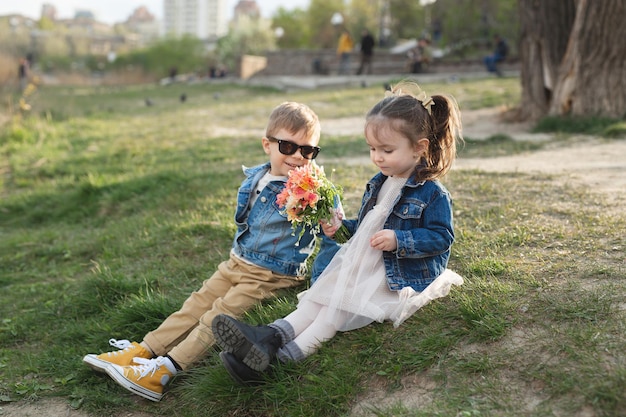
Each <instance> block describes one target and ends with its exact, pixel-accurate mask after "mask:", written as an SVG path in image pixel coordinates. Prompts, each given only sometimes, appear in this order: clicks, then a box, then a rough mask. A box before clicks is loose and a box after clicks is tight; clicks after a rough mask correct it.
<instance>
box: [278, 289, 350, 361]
mask: <svg viewBox="0 0 626 417" xmlns="http://www.w3.org/2000/svg"><path fill="white" fill-rule="evenodd" d="M326 311H327V307H326V306H324V305H321V304H317V303H314V302H310V301H309V302H305V303H300V304H299V305H298V308H296V309H295V310H294V311H293V312H292V313H291V314H289V315H288V316H287V317H285V320H286V321H287V322H289V324H290V325H291V327H293V330H294V332H295V334H296V337H295V339H294V340H293V342H294V343H295V344H296V345H297V346H298V347H299V348H300V350H301V351H302V353H303V354H304V356H305V357H307V356H309V355H312V354H313V353H315V352H317V349H319V347H320V346H321V345H322V343H323V342H325V341H327V340H330V339H332V338H333V336H335V334H336V333H337V328H336V327H335V326H334V325H333V324H331V323H329V322H328V321H327V320H326ZM340 314H341V315H342V316H343V315H345V316H346V319H347V313H345V312H341V313H340ZM337 321H339V322H340V321H341V320H337Z"/></svg>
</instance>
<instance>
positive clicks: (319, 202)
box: [276, 162, 350, 243]
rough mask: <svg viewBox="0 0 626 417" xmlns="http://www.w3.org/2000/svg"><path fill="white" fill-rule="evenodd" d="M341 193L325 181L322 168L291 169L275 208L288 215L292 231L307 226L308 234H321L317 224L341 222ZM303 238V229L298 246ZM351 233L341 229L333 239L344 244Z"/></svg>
mask: <svg viewBox="0 0 626 417" xmlns="http://www.w3.org/2000/svg"><path fill="white" fill-rule="evenodd" d="M342 191H343V190H342V189H341V187H339V186H335V185H334V184H333V183H332V182H330V181H329V180H328V178H326V174H324V168H323V167H320V166H318V165H317V164H316V163H315V162H311V163H310V164H307V165H304V166H301V167H298V168H296V169H292V170H291V171H289V178H288V179H287V184H285V189H284V190H283V191H282V192H281V193H280V194H278V197H277V198H276V202H277V203H278V207H280V208H281V209H283V212H284V213H285V214H287V219H288V220H289V221H290V222H291V226H292V227H293V229H294V231H295V229H296V228H297V227H298V226H309V227H310V228H311V233H313V234H318V233H319V232H320V220H325V221H326V222H328V223H331V224H333V225H336V224H338V223H340V222H341V219H342V218H343V208H342V206H341V197H342ZM303 234H304V227H302V229H301V230H300V236H299V237H298V243H299V242H300V238H301V237H302V235H303ZM349 238H350V233H349V232H348V229H346V227H345V226H344V225H341V226H340V227H339V229H338V230H337V232H336V233H335V236H334V239H335V241H337V242H338V243H345V242H347V241H348V239H349Z"/></svg>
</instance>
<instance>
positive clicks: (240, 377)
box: [220, 352, 263, 385]
mask: <svg viewBox="0 0 626 417" xmlns="http://www.w3.org/2000/svg"><path fill="white" fill-rule="evenodd" d="M220 359H221V360H222V364H223V365H224V368H226V370H227V371H228V374H229V375H230V376H231V378H232V379H234V380H235V382H236V383H238V384H239V385H257V384H259V383H261V382H263V375H262V374H261V372H258V371H255V370H254V369H252V368H250V367H249V366H247V365H246V364H244V363H243V362H241V361H240V360H239V359H237V358H236V357H235V355H233V354H232V353H230V352H220Z"/></svg>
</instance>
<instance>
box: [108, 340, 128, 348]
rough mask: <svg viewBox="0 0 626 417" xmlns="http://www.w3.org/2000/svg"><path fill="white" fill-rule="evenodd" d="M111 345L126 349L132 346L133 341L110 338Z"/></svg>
mask: <svg viewBox="0 0 626 417" xmlns="http://www.w3.org/2000/svg"><path fill="white" fill-rule="evenodd" d="M109 345H111V346H113V347H116V348H118V349H126V348H127V347H129V346H132V343H131V342H130V340H116V339H109Z"/></svg>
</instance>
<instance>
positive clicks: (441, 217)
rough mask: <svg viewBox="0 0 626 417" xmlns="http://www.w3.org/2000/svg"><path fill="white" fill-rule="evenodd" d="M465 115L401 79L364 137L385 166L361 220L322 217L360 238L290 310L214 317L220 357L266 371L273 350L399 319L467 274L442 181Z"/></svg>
mask: <svg viewBox="0 0 626 417" xmlns="http://www.w3.org/2000/svg"><path fill="white" fill-rule="evenodd" d="M459 116H460V115H459V110H458V107H457V104H456V102H455V101H454V99H453V98H451V97H445V96H441V95H436V96H433V97H429V96H427V95H426V94H425V93H424V92H423V91H421V90H419V87H418V86H417V85H416V84H414V83H411V82H404V83H401V84H400V85H397V86H395V87H394V88H393V89H392V90H391V91H388V92H387V95H386V97H385V98H384V99H383V100H381V101H380V102H379V103H378V104H376V105H375V106H374V107H373V108H372V109H371V110H370V111H369V113H368V114H367V117H366V123H365V140H366V142H367V144H368V145H369V148H370V158H371V160H372V162H373V163H374V164H375V165H376V166H377V167H378V168H379V169H380V173H378V174H377V175H376V176H374V177H373V178H372V179H371V180H370V181H369V182H368V184H367V186H366V190H365V194H364V196H363V201H362V203H361V208H360V210H359V214H358V218H357V219H356V220H343V221H342V222H338V223H336V224H331V223H322V230H323V231H324V234H325V235H326V236H328V237H331V238H332V236H333V235H334V234H335V232H336V231H337V229H338V228H339V226H340V225H341V223H343V224H344V225H345V226H346V227H347V228H348V230H349V231H350V233H351V234H352V238H351V239H350V240H349V241H348V243H346V244H345V245H343V246H342V247H341V249H339V251H338V252H337V254H336V255H335V256H334V257H333V259H332V261H331V262H330V263H329V265H328V267H327V268H326V269H325V270H324V271H323V272H322V274H321V275H320V277H319V278H318V280H317V281H316V282H315V285H313V286H311V288H310V289H309V290H307V291H305V292H303V293H301V294H300V295H299V302H298V307H297V309H296V310H295V311H294V312H292V313H291V314H289V315H288V316H287V317H285V318H283V319H278V320H276V321H275V322H274V323H272V324H270V325H268V326H250V325H247V324H245V323H243V322H240V321H237V320H235V319H234V318H231V317H229V316H227V315H223V314H222V315H219V316H217V317H216V318H215V319H214V320H213V323H212V327H213V333H214V335H215V337H216V342H217V344H218V345H219V346H220V347H221V348H222V349H223V350H224V351H223V352H221V353H220V358H221V359H222V362H223V363H224V365H225V367H226V369H227V370H228V372H229V373H230V374H231V376H232V377H233V378H234V379H235V380H236V381H238V382H239V383H242V384H246V383H250V382H254V381H258V380H261V379H262V375H261V373H260V372H261V371H264V370H266V369H267V368H268V367H269V365H270V364H271V363H272V362H273V361H274V360H275V358H278V360H280V361H282V362H287V361H300V360H303V359H304V358H306V357H307V356H309V355H311V354H313V353H314V352H316V351H317V349H318V348H319V347H320V345H321V344H322V343H323V342H324V341H327V340H329V339H331V338H332V337H333V336H334V335H335V334H336V332H337V331H348V330H353V329H357V328H360V327H364V326H366V325H368V324H370V323H372V322H373V321H378V322H382V321H384V320H391V321H393V322H394V326H395V327H397V326H399V325H400V324H401V323H402V322H403V321H404V320H406V319H407V318H408V317H409V316H410V315H411V314H413V313H414V312H415V311H416V310H417V309H419V308H420V307H422V306H423V305H425V304H426V303H428V302H429V301H430V300H432V299H434V298H438V297H442V296H445V295H447V294H448V292H449V290H450V286H451V285H452V284H456V285H460V284H461V283H462V282H463V280H462V278H461V277H460V276H459V275H457V274H456V273H454V272H452V271H450V270H448V269H446V266H447V263H448V258H449V256H450V248H451V246H452V242H453V241H454V230H453V224H452V203H451V198H450V194H449V193H448V191H447V190H446V189H445V187H444V186H443V185H442V184H441V183H440V182H439V181H438V179H439V178H440V177H442V176H444V175H445V174H446V173H447V172H448V170H449V169H450V167H451V165H452V162H453V160H454V158H455V156H456V144H457V141H459V140H462V139H461V122H460V117H459Z"/></svg>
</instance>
